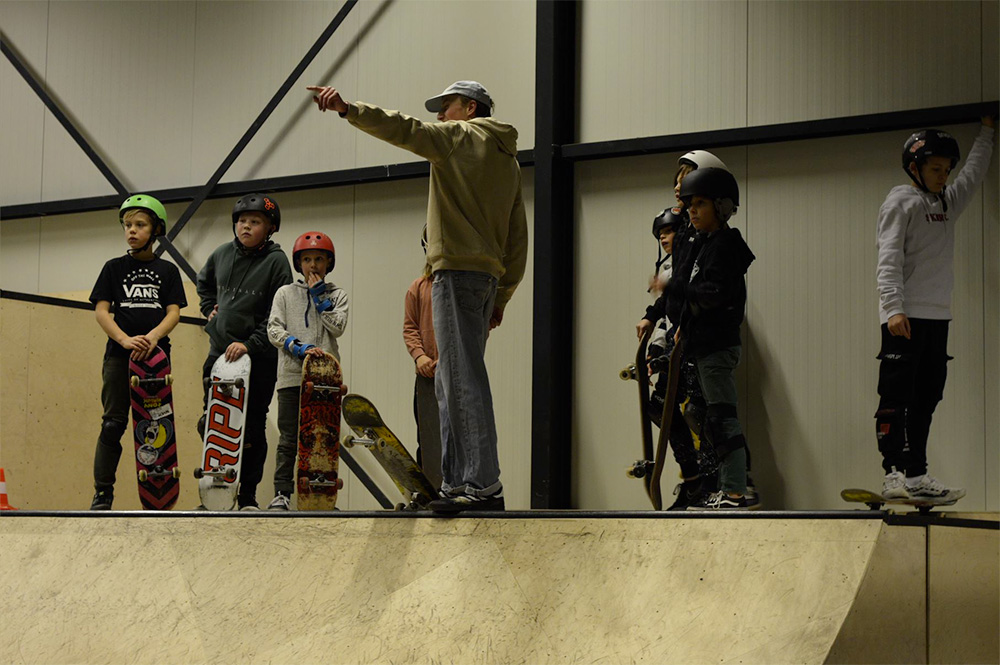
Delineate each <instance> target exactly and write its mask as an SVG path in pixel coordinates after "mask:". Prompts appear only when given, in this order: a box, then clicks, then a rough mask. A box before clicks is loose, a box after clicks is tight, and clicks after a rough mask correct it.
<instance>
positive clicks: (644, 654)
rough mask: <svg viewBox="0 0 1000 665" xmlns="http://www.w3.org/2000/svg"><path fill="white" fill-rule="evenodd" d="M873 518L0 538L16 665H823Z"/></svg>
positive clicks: (278, 523) (45, 521)
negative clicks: (171, 664) (584, 664)
mask: <svg viewBox="0 0 1000 665" xmlns="http://www.w3.org/2000/svg"><path fill="white" fill-rule="evenodd" d="M882 526H883V525H882V522H881V521H879V520H870V519H844V520H840V519H815V520H813V519H790V520H783V519H755V520H748V519H616V518H606V519H582V518H581V519H572V518H545V517H542V516H540V517H539V518H534V517H531V518H528V519H491V518H480V519H454V520H442V519H431V518H418V519H385V518H376V517H349V518H348V517H326V518H323V517H317V518H295V519H272V518H269V517H268V516H266V515H261V516H259V517H252V518H246V519H239V518H237V519H211V518H209V519H205V518H204V517H183V516H172V517H169V518H143V517H138V516H136V517H126V518H112V519H101V518H96V519H94V518H91V519H83V518H76V519H74V518H61V517H28V516H21V517H17V518H13V519H3V520H0V539H2V541H0V542H2V545H0V547H2V551H3V559H2V560H3V564H2V566H0V594H2V599H3V600H2V606H3V617H4V618H3V621H0V661H3V662H5V663H113V662H130V663H156V662H186V663H232V662H245V663H313V662H325V663H430V662H434V663H437V662H440V663H452V662H454V663H579V662H587V663H594V662H599V663H690V662H718V663H739V662H744V663H746V662H769V663H822V662H824V660H825V659H826V658H827V655H828V652H829V651H830V648H831V646H832V645H833V643H834V641H835V639H836V638H837V635H838V633H839V631H840V629H841V626H842V624H843V623H844V619H845V617H846V616H847V614H848V611H849V610H850V608H851V605H852V602H853V601H854V599H855V596H856V594H857V592H858V589H859V585H860V583H861V581H862V579H863V578H864V576H865V572H866V570H867V568H868V564H869V560H870V558H871V556H872V553H873V550H874V548H875V545H876V542H877V540H878V537H879V533H880V530H881V528H882Z"/></svg>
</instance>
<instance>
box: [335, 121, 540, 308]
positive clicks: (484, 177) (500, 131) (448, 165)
mask: <svg viewBox="0 0 1000 665" xmlns="http://www.w3.org/2000/svg"><path fill="white" fill-rule="evenodd" d="M347 120H348V121H349V122H350V123H351V124H352V125H354V126H355V127H357V128H358V129H360V130H362V131H363V132H365V133H367V134H370V135H372V136H374V137H375V138H378V139H382V140H383V141H386V142H387V143H391V144H392V145H394V146H397V147H400V148H403V149H405V150H409V151H410V152H413V153H415V154H417V155H420V156H421V157H423V158H424V159H426V160H427V161H429V162H430V163H431V179H430V194H429V197H428V202H427V242H428V244H427V261H428V262H429V263H430V264H431V268H432V270H434V271H435V272H436V271H438V270H469V271H473V272H484V273H488V274H490V275H492V276H493V277H496V278H497V280H498V281H499V284H498V287H497V297H496V306H497V307H499V308H500V309H503V308H504V307H505V306H506V305H507V302H508V301H509V300H510V298H511V296H512V295H513V294H514V289H515V288H517V285H518V283H519V282H520V281H521V278H522V277H523V276H524V266H525V263H526V261H527V258H528V224H527V219H526V218H525V213H524V201H523V200H522V198H521V168H520V166H519V165H518V163H517V159H516V158H515V157H516V155H517V130H516V129H514V127H513V126H511V125H509V124H507V123H504V122H500V121H498V120H495V119H493V118H474V119H472V120H469V121H468V122H465V121H448V122H426V123H425V122H421V121H420V120H417V119H416V118H411V117H409V116H407V115H403V114H402V113H399V112H398V111H385V110H383V109H380V108H379V107H377V106H373V105H371V104H365V103H364V102H352V103H351V104H350V108H349V110H348V112H347Z"/></svg>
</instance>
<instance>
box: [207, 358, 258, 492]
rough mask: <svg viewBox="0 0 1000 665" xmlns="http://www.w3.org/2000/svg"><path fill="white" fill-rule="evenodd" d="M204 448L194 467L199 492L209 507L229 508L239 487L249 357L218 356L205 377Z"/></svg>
mask: <svg viewBox="0 0 1000 665" xmlns="http://www.w3.org/2000/svg"><path fill="white" fill-rule="evenodd" d="M205 387H206V388H207V389H208V409H207V410H206V412H205V416H206V417H205V448H204V452H203V453H202V458H201V461H200V462H199V465H198V466H197V467H196V468H195V470H194V477H195V478H197V479H198V494H199V495H200V496H201V503H202V505H203V506H205V508H206V509H208V510H232V509H233V506H235V505H236V494H237V491H238V490H239V486H240V467H241V465H242V462H243V429H244V428H243V426H244V423H245V421H246V404H247V392H248V391H249V390H250V356H248V355H245V356H243V357H242V358H240V359H239V360H236V361H235V362H229V361H228V360H226V357H225V356H220V357H219V359H218V360H216V361H215V364H214V365H212V373H211V374H210V375H209V376H208V377H206V379H205Z"/></svg>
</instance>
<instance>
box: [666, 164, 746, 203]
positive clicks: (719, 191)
mask: <svg viewBox="0 0 1000 665" xmlns="http://www.w3.org/2000/svg"><path fill="white" fill-rule="evenodd" d="M680 194H681V200H682V201H684V202H685V203H687V202H688V200H689V199H690V198H691V197H692V196H704V197H705V198H709V199H713V200H714V199H729V200H731V201H732V202H733V205H734V206H738V205H739V204H740V187H739V185H737V184H736V178H734V177H733V174H732V173H730V172H729V171H726V170H724V169H718V168H713V167H709V168H701V169H696V170H694V171H692V172H691V173H689V174H687V176H686V177H685V178H684V182H682V183H681V192H680Z"/></svg>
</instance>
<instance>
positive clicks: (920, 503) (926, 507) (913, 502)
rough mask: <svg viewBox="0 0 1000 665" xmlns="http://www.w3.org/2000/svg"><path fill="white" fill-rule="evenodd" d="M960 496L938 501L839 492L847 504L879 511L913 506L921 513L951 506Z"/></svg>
mask: <svg viewBox="0 0 1000 665" xmlns="http://www.w3.org/2000/svg"><path fill="white" fill-rule="evenodd" d="M963 496H965V494H964V493H963V494H962V495H961V496H953V495H947V496H943V497H941V498H939V499H886V498H885V497H883V496H882V495H881V494H879V493H877V492H871V491H869V490H863V489H846V490H841V492H840V498H841V499H843V500H844V501H847V502H849V503H864V504H867V505H868V507H869V508H871V509H872V510H879V509H880V508H881V507H882V506H883V505H899V506H913V507H914V508H916V509H917V510H919V511H920V512H921V513H929V512H930V511H931V509H932V508H935V507H937V506H953V505H955V503H957V502H958V500H959V499H961V498H962V497H963Z"/></svg>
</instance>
